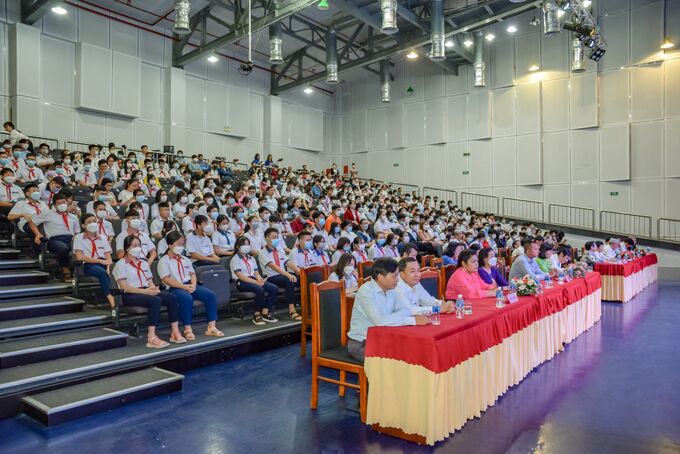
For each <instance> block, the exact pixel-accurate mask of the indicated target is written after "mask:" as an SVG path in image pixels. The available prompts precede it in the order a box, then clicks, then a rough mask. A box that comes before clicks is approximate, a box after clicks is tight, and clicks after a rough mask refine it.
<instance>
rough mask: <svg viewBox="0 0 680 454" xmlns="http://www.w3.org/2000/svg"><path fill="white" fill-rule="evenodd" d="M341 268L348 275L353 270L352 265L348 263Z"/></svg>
mask: <svg viewBox="0 0 680 454" xmlns="http://www.w3.org/2000/svg"><path fill="white" fill-rule="evenodd" d="M342 270H343V271H344V272H345V274H347V275H350V274H352V273H353V272H354V267H353V266H349V265H348V266H346V267H344V268H343V269H342Z"/></svg>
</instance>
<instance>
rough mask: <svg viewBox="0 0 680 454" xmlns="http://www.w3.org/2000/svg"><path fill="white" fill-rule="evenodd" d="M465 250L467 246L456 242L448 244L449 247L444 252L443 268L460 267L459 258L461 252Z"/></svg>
mask: <svg viewBox="0 0 680 454" xmlns="http://www.w3.org/2000/svg"><path fill="white" fill-rule="evenodd" d="M464 249H465V244H463V243H458V242H456V241H451V242H450V243H449V244H448V246H446V249H445V250H444V254H442V264H443V266H447V265H458V256H459V255H460V252H461V251H462V250H464Z"/></svg>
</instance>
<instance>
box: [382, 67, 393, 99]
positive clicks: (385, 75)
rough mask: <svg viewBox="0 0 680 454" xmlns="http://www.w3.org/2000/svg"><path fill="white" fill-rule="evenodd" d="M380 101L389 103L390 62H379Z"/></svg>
mask: <svg viewBox="0 0 680 454" xmlns="http://www.w3.org/2000/svg"><path fill="white" fill-rule="evenodd" d="M380 101H381V102H391V101H392V98H390V61H389V60H380Z"/></svg>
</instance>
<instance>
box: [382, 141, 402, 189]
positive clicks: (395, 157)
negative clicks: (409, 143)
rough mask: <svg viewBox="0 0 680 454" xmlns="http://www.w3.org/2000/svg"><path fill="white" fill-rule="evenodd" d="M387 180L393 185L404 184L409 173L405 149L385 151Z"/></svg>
mask: <svg viewBox="0 0 680 454" xmlns="http://www.w3.org/2000/svg"><path fill="white" fill-rule="evenodd" d="M383 156H384V159H385V179H386V180H387V181H389V182H391V183H403V182H404V180H405V179H406V177H405V175H404V174H405V172H407V171H408V169H406V166H405V165H404V149H403V148H401V149H399V150H389V151H385V152H384V154H383Z"/></svg>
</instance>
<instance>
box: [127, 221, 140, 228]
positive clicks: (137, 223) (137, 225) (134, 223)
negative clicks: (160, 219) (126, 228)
mask: <svg viewBox="0 0 680 454" xmlns="http://www.w3.org/2000/svg"><path fill="white" fill-rule="evenodd" d="M128 224H129V225H130V227H132V228H133V229H135V230H137V229H139V228H140V227H141V226H142V220H141V219H132V220H131V221H130V222H129V223H128Z"/></svg>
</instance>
